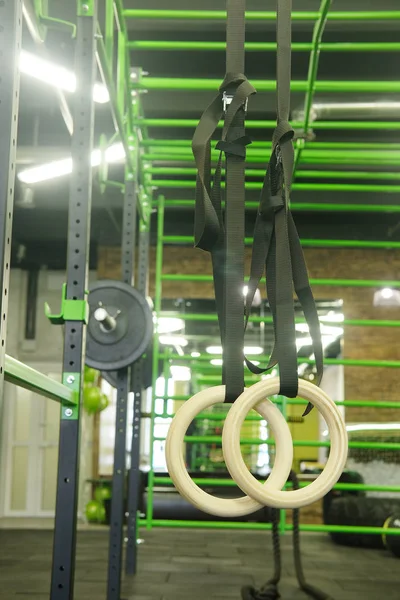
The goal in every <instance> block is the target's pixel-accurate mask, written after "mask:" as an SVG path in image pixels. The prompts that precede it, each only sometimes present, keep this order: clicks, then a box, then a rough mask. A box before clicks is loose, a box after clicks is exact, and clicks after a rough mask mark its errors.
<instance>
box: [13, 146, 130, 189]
mask: <svg viewBox="0 0 400 600" xmlns="http://www.w3.org/2000/svg"><path fill="white" fill-rule="evenodd" d="M123 158H125V151H124V147H123V145H122V144H121V143H118V144H113V145H112V146H110V147H109V148H107V149H106V151H105V159H106V162H107V163H116V162H119V161H120V160H122V159H123ZM100 162H101V153H100V150H98V149H96V150H93V152H92V159H91V165H92V167H98V166H99V164H100ZM70 173H72V158H63V159H62V160H56V161H52V162H49V163H45V164H43V165H38V166H36V167H29V168H28V169H24V170H23V171H21V172H20V173H18V179H19V180H20V181H22V183H39V182H40V181H47V180H49V179H55V178H56V177H62V176H63V175H69V174H70Z"/></svg>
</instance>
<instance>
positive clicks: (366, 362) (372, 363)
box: [160, 354, 400, 377]
mask: <svg viewBox="0 0 400 600" xmlns="http://www.w3.org/2000/svg"><path fill="white" fill-rule="evenodd" d="M250 356H251V355H250ZM160 358H165V359H168V358H171V360H181V361H185V362H186V361H193V358H192V357H191V356H187V355H184V356H180V355H179V354H171V355H170V356H167V355H166V354H161V355H160ZM212 358H221V356H219V357H217V356H214V355H211V354H210V355H206V354H203V355H201V356H199V357H197V358H196V363H198V362H209V361H210V360H211V359H212ZM253 358H254V357H253ZM256 358H257V360H260V361H261V362H264V363H265V364H267V362H268V360H269V359H268V358H267V357H265V356H259V355H257V357H256ZM297 361H298V363H307V364H308V365H313V364H315V360H314V359H312V358H305V357H304V356H299V357H298V359H297ZM324 362H325V364H326V365H344V366H346V367H380V368H390V369H398V368H399V367H400V360H373V359H359V358H325V360H324ZM195 367H196V365H193V366H192V368H195ZM217 369H220V367H219V366H214V365H210V364H208V365H205V366H202V370H203V371H206V370H207V371H215V370H217ZM214 377H215V376H214ZM250 377H251V376H250Z"/></svg>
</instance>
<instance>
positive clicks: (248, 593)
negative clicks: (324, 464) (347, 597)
mask: <svg viewBox="0 0 400 600" xmlns="http://www.w3.org/2000/svg"><path fill="white" fill-rule="evenodd" d="M289 481H291V482H292V484H293V489H294V490H298V489H299V481H298V479H297V475H296V473H295V472H294V471H291V472H290V475H289ZM278 523H279V510H277V509H275V508H274V509H272V548H273V555H274V574H273V576H272V577H271V579H269V580H268V581H267V583H266V584H265V585H263V586H262V587H261V588H260V589H256V588H254V587H252V586H245V587H243V588H242V590H241V595H242V600H278V599H279V598H281V595H280V593H279V590H278V584H279V582H280V579H281V573H282V560H281V548H280V538H279V528H278ZM299 523H300V510H299V509H298V508H296V509H294V510H293V556H294V565H295V571H296V577H297V581H298V583H299V586H300V588H301V589H302V590H303V592H305V593H306V594H307V595H308V596H310V597H311V598H314V599H315V600H333V598H332V596H329V594H326V593H325V592H323V591H321V590H319V589H318V588H316V587H314V586H313V585H310V584H309V583H307V581H306V578H305V575H304V571H303V565H302V561H301V549H300V527H299Z"/></svg>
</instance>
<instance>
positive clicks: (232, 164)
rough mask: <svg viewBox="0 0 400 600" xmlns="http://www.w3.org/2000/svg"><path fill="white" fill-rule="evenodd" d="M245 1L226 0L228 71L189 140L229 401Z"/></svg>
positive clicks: (241, 166) (238, 270)
mask: <svg viewBox="0 0 400 600" xmlns="http://www.w3.org/2000/svg"><path fill="white" fill-rule="evenodd" d="M245 6H246V2H245V0H227V54H226V71H227V72H226V75H225V78H224V80H223V82H222V83H221V85H220V87H219V91H218V94H217V96H216V97H215V98H214V100H213V101H212V102H211V103H210V105H209V106H208V107H207V109H206V110H205V111H204V113H203V115H202V117H201V119H200V122H199V124H198V126H197V128H196V131H195V133H194V136H193V140H192V150H193V155H194V159H195V163H196V168H197V181H196V203H195V236H194V237H195V246H196V247H198V248H201V249H202V250H206V251H208V252H210V253H211V258H212V265H213V279H214V290H215V299H216V306H217V313H218V322H219V329H220V335H221V343H222V348H223V373H222V378H223V382H224V383H225V385H226V398H225V400H226V401H227V402H234V401H235V400H236V398H237V397H238V396H239V395H240V394H241V393H242V391H243V387H244V369H243V346H244V329H243V285H244V205H245V189H244V186H245V172H244V171H245V158H246V147H247V146H248V145H249V144H250V143H251V140H250V138H249V137H247V136H246V133H245V116H246V112H247V104H248V99H249V97H250V96H251V95H252V94H254V93H255V89H254V88H253V86H252V85H251V84H250V83H249V81H248V80H247V78H246V76H245V75H244V74H243V71H244V56H245V50H244V41H245ZM222 117H224V125H223V129H222V135H221V139H220V140H219V142H218V143H217V144H216V149H217V150H219V157H218V160H217V164H216V167H215V171H214V177H213V182H212V183H211V180H212V177H211V139H212V137H213V135H214V133H215V131H216V129H217V127H218V124H219V122H220V120H221V118H222ZM224 159H225V182H226V188H225V189H226V191H225V210H224V212H223V211H222V189H221V187H222V186H221V179H222V165H223V160H224Z"/></svg>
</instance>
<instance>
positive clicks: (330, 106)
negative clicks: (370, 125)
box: [292, 101, 400, 122]
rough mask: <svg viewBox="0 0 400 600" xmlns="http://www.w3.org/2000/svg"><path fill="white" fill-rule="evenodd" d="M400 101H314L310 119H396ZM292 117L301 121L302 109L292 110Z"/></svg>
mask: <svg viewBox="0 0 400 600" xmlns="http://www.w3.org/2000/svg"><path fill="white" fill-rule="evenodd" d="M399 115H400V102H393V101H387V102H386V101H383V102H315V103H313V105H312V107H311V119H310V121H311V122H313V121H319V120H335V119H337V120H341V119H352V120H357V119H359V120H360V121H364V120H368V119H389V118H395V119H398V118H399ZM292 119H293V120H294V121H302V120H303V119H304V109H303V108H301V109H297V110H294V111H293V114H292Z"/></svg>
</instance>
